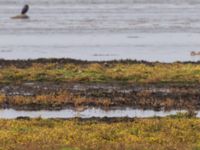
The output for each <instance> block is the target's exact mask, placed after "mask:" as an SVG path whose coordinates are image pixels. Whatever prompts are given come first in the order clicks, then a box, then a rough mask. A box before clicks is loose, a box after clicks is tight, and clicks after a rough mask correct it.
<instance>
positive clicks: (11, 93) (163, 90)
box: [0, 82, 200, 110]
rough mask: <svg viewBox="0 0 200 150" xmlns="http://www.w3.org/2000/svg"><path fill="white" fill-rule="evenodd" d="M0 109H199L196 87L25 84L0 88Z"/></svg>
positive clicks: (199, 98)
mask: <svg viewBox="0 0 200 150" xmlns="http://www.w3.org/2000/svg"><path fill="white" fill-rule="evenodd" d="M0 96H1V97H0V107H1V108H14V109H25V110H40V109H47V110H60V109H63V108H66V107H68V106H72V107H75V108H78V109H79V108H82V107H83V108H84V107H87V106H93V107H102V108H104V109H109V108H110V107H113V106H117V107H133V108H138V109H154V110H161V109H164V110H170V109H196V110H199V109H200V85H198V84H178V83H167V84H128V83H127V84H119V83H55V82H27V83H21V84H1V85H0Z"/></svg>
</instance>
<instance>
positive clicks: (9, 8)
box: [0, 0, 200, 62]
mask: <svg viewBox="0 0 200 150" xmlns="http://www.w3.org/2000/svg"><path fill="white" fill-rule="evenodd" d="M25 3H29V4H30V6H31V9H30V12H29V16H30V19H29V20H12V19H10V17H12V16H14V15H16V14H18V12H20V9H21V7H22V5H23V4H25ZM199 14H200V1H197V0H173V1H172V0H168V1H163V0H123V1H121V0H96V1H95V2H94V1H92V0H34V1H33V0H32V1H26V0H22V1H17V0H1V1H0V18H1V20H0V21H1V22H0V58H4V59H28V58H41V57H43V58H49V57H57V58H60V57H66V58H75V59H84V60H112V59H137V60H148V61H164V62H173V61H189V60H190V61H197V60H199V59H200V56H195V57H192V56H190V52H191V51H200V43H199V40H198V39H200V18H199Z"/></svg>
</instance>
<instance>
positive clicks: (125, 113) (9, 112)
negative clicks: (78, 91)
mask: <svg viewBox="0 0 200 150" xmlns="http://www.w3.org/2000/svg"><path fill="white" fill-rule="evenodd" d="M178 112H185V111H184V110H182V111H181V110H171V111H154V110H142V109H132V108H115V109H109V110H103V109H100V108H87V109H85V110H83V111H80V112H78V111H76V110H75V109H72V108H67V109H63V110H59V111H48V110H39V111H22V110H21V111H19V110H14V109H0V118H1V119H15V118H17V117H30V118H37V117H41V118H66V119H67V118H74V117H80V118H92V117H100V118H102V117H109V118H110V117H130V118H134V117H142V118H148V117H155V116H157V117H165V116H168V115H175V114H177V113H178ZM197 117H200V112H198V114H197Z"/></svg>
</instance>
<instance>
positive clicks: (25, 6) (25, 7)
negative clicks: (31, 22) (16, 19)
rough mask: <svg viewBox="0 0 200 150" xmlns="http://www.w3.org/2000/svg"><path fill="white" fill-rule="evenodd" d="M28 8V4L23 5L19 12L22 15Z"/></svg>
mask: <svg viewBox="0 0 200 150" xmlns="http://www.w3.org/2000/svg"><path fill="white" fill-rule="evenodd" d="M28 10H29V5H28V4H26V5H24V7H23V9H22V11H21V14H23V15H24V14H26V13H27V12H28Z"/></svg>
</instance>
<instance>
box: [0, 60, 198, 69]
mask: <svg viewBox="0 0 200 150" xmlns="http://www.w3.org/2000/svg"><path fill="white" fill-rule="evenodd" d="M35 63H40V64H49V63H57V64H60V65H63V64H67V63H73V64H76V65H87V64H93V63H98V64H102V65H105V66H109V65H110V66H112V64H118V63H122V64H146V65H154V64H156V63H161V62H157V61H155V62H149V61H144V60H130V59H125V60H110V61H87V60H78V59H71V58H58V59H57V58H48V59H45V58H40V59H24V60H23V59H19V60H6V59H0V68H2V67H7V66H16V67H19V68H26V67H30V66H32V65H33V64H35ZM175 63H180V64H200V61H195V62H193V61H185V62H179V61H177V62H175ZM161 64H173V63H163V62H162V63H161Z"/></svg>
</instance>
